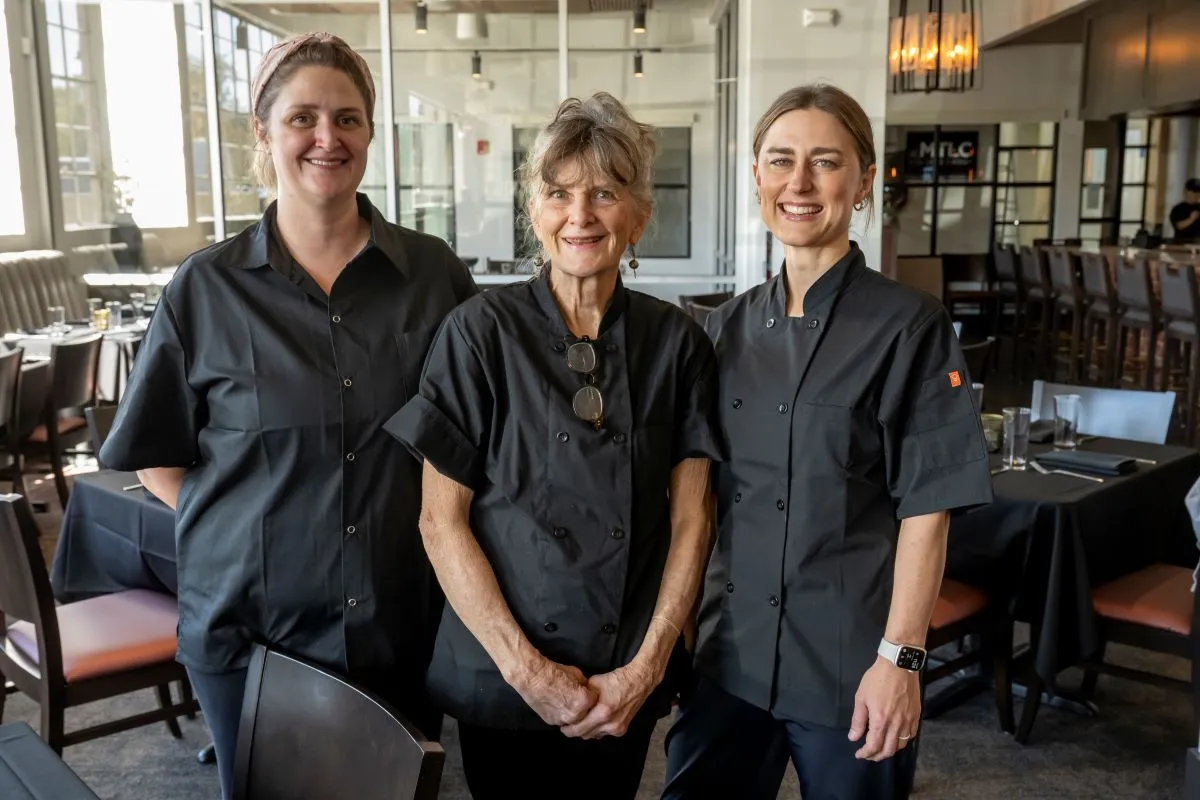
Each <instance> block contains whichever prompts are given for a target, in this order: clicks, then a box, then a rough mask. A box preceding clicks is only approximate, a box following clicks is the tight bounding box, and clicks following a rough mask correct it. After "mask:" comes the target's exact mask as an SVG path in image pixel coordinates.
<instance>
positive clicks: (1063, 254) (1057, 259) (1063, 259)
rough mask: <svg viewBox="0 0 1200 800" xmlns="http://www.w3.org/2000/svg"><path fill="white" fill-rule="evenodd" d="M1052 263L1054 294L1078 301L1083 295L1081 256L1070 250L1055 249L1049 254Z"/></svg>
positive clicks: (1051, 282)
mask: <svg viewBox="0 0 1200 800" xmlns="http://www.w3.org/2000/svg"><path fill="white" fill-rule="evenodd" d="M1046 255H1047V258H1048V260H1049V262H1050V285H1051V286H1052V287H1054V293H1055V294H1056V295H1058V296H1059V297H1063V298H1068V299H1070V298H1074V299H1078V298H1080V297H1081V295H1082V294H1083V286H1082V284H1081V283H1080V280H1079V256H1078V255H1076V254H1075V253H1072V252H1071V251H1069V250H1062V249H1055V250H1050V251H1048V252H1047V254H1046Z"/></svg>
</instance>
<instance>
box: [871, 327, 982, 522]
mask: <svg viewBox="0 0 1200 800" xmlns="http://www.w3.org/2000/svg"><path fill="white" fill-rule="evenodd" d="M968 381H969V378H968V375H967V369H966V365H965V362H964V360H963V355H962V350H961V348H960V347H959V343H958V337H957V336H955V335H954V328H953V326H952V324H951V322H950V317H949V315H948V314H946V312H945V310H944V309H938V310H937V311H935V312H934V313H933V314H931V315H929V317H927V318H926V319H925V320H924V321H922V322H921V323H920V325H918V327H917V328H916V329H915V330H914V331H913V332H912V333H911V334H910V335H909V336H908V337H907V338H906V339H904V340H903V341H902V342H901V343H900V345H899V347H898V348H897V352H896V356H895V358H894V359H893V361H892V364H891V368H890V370H889V372H888V376H887V378H886V380H885V383H884V387H883V395H882V398H881V401H880V423H881V425H882V426H883V440H884V450H885V453H884V455H885V459H886V463H887V480H888V486H889V489H890V491H891V495H892V497H893V499H894V500H895V504H896V516H897V517H898V518H900V519H904V518H906V517H915V516H919V515H921V514H931V513H934V512H937V511H948V510H951V509H956V508H963V507H968V506H976V505H986V504H988V503H990V502H991V501H992V476H991V470H990V468H989V464H988V458H987V448H986V446H985V444H984V439H983V430H982V427H981V426H980V421H979V410H978V409H977V408H976V407H975V399H974V396H973V394H972V392H971V387H970V383H969V382H968Z"/></svg>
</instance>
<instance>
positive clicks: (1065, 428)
mask: <svg viewBox="0 0 1200 800" xmlns="http://www.w3.org/2000/svg"><path fill="white" fill-rule="evenodd" d="M1082 405H1083V401H1082V398H1080V396H1079V395H1077V394H1056V395H1054V446H1055V447H1075V446H1076V445H1078V444H1079V410H1080V407H1081V406H1082Z"/></svg>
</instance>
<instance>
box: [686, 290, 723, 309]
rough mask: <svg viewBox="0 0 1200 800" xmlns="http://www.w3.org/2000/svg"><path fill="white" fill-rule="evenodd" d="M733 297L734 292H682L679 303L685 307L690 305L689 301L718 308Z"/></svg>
mask: <svg viewBox="0 0 1200 800" xmlns="http://www.w3.org/2000/svg"><path fill="white" fill-rule="evenodd" d="M732 299H733V292H712V293H711V294H681V295H679V305H680V306H682V307H683V308H687V307H688V303H695V304H696V305H700V306H705V307H707V308H716V307H718V306H719V305H721V304H722V303H724V302H725V301H726V300H732Z"/></svg>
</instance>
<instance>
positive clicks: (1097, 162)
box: [1079, 147, 1108, 247]
mask: <svg viewBox="0 0 1200 800" xmlns="http://www.w3.org/2000/svg"><path fill="white" fill-rule="evenodd" d="M1107 176H1108V148H1107V147H1089V148H1087V149H1085V150H1084V151H1083V182H1082V185H1081V187H1080V189H1079V239H1080V241H1081V242H1082V243H1083V244H1086V245H1091V246H1094V247H1098V246H1100V243H1101V240H1102V239H1103V238H1104V224H1105V222H1106V221H1107V220H1106V215H1105V213H1104V209H1105V204H1104V194H1105V192H1104V189H1105V183H1106V181H1107Z"/></svg>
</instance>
